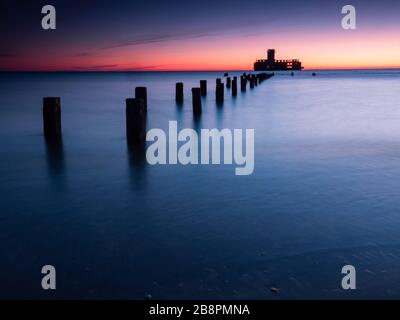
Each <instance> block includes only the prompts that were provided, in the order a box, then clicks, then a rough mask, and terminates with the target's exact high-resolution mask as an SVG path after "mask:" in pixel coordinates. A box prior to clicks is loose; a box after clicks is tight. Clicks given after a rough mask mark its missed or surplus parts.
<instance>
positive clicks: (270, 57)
mask: <svg viewBox="0 0 400 320" xmlns="http://www.w3.org/2000/svg"><path fill="white" fill-rule="evenodd" d="M301 69H303V67H302V66H301V62H300V60H298V59H290V60H275V49H268V53H267V59H260V60H256V62H255V63H254V70H255V71H267V70H301Z"/></svg>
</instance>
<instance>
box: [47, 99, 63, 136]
mask: <svg viewBox="0 0 400 320" xmlns="http://www.w3.org/2000/svg"><path fill="white" fill-rule="evenodd" d="M43 128H44V136H45V138H46V140H49V141H58V140H61V99H60V98H59V97H45V98H43Z"/></svg>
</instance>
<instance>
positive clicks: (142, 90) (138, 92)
mask: <svg viewBox="0 0 400 320" xmlns="http://www.w3.org/2000/svg"><path fill="white" fill-rule="evenodd" d="M135 98H138V99H142V100H143V103H144V108H145V110H146V112H147V88H146V87H136V88H135Z"/></svg>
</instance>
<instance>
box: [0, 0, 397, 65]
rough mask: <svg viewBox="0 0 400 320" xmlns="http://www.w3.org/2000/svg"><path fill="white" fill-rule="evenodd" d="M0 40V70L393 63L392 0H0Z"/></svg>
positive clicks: (394, 12)
mask: <svg viewBox="0 0 400 320" xmlns="http://www.w3.org/2000/svg"><path fill="white" fill-rule="evenodd" d="M47 4H51V5H53V6H54V7H55V8H56V18H57V29H56V30H43V29H42V27H41V20H42V17H43V16H44V15H43V14H42V13H41V9H42V7H43V6H44V5H47ZM346 4H351V5H353V6H354V7H355V8H356V13H357V16H356V17H357V29H356V30H344V29H343V28H342V26H341V19H342V17H343V15H342V13H341V8H342V7H343V6H344V5H346ZM0 37H1V41H0V70H1V71H61V70H62V71H117V70H118V71H131V70H132V71H133V70H137V71H166V70H182V71H183V70H249V69H252V67H253V63H254V61H255V60H256V59H260V58H265V57H266V51H267V49H268V48H274V49H276V57H277V58H279V59H288V58H296V59H300V60H301V61H302V63H303V66H304V67H305V68H306V69H335V68H344V69H348V68H396V67H400V1H398V0H380V1H378V0H373V1H370V0H356V1H353V0H348V1H338V0H304V1H299V0H297V1H294V0H279V1H276V0H275V1H270V0H251V1H246V0H240V1H238V0H229V1H228V0H219V1H218V0H202V1H192V0H185V1H183V0H145V1H142V0H140V1H137V0H135V1H132V0H131V1H128V0H113V1H111V0H96V1H93V0H80V1H74V2H73V1H70V0H69V1H66V0H46V1H42V0H1V3H0Z"/></svg>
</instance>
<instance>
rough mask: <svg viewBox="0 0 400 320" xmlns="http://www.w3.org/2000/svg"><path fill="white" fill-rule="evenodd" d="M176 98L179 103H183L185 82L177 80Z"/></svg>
mask: <svg viewBox="0 0 400 320" xmlns="http://www.w3.org/2000/svg"><path fill="white" fill-rule="evenodd" d="M175 100H176V102H177V103H183V83H182V82H177V83H176V85H175Z"/></svg>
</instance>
